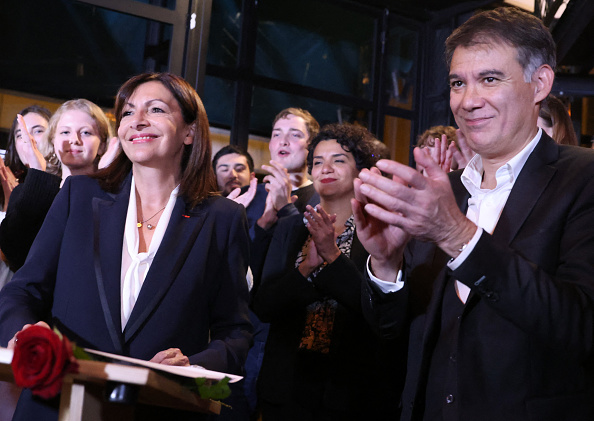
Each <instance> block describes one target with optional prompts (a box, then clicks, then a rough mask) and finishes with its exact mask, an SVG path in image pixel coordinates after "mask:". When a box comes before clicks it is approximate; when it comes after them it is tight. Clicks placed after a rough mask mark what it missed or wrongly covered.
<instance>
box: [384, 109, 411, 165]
mask: <svg viewBox="0 0 594 421" xmlns="http://www.w3.org/2000/svg"><path fill="white" fill-rule="evenodd" d="M410 130H411V121H410V120H407V119H405V118H400V117H393V116H389V115H387V116H386V117H385V121H384V139H383V140H384V143H385V144H386V146H387V147H388V149H389V150H390V157H391V159H393V160H394V161H398V162H401V163H403V164H408V163H409V154H410Z"/></svg>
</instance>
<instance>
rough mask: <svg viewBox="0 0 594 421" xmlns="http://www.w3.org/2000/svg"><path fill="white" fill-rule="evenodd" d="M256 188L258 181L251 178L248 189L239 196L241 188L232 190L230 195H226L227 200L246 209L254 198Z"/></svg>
mask: <svg viewBox="0 0 594 421" xmlns="http://www.w3.org/2000/svg"><path fill="white" fill-rule="evenodd" d="M257 186H258V179H257V178H256V177H252V179H251V180H250V187H249V188H248V189H247V191H246V192H245V193H244V194H241V188H239V187H238V188H236V189H234V190H233V191H232V192H231V193H229V194H228V195H227V199H231V200H233V201H234V202H235V203H239V204H240V205H243V206H245V207H246V208H247V207H248V206H249V204H250V203H252V200H254V197H255V196H256V188H257Z"/></svg>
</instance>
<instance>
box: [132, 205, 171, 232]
mask: <svg viewBox="0 0 594 421" xmlns="http://www.w3.org/2000/svg"><path fill="white" fill-rule="evenodd" d="M166 207H167V205H165V206H163V207H162V208H161V209H159V210H158V211H157V213H155V214H154V215H153V216H151V217H150V218H147V219H145V220H144V221H140V222H137V223H136V226H137V227H138V228H142V224H144V223H145V222H147V221H150V220H151V219H153V218H154V217H155V216H157V215H158V214H159V212H161V211H162V210H163V209H165V208H166ZM146 227H147V228H148V229H150V230H152V229H153V228H155V226H154V225H151V224H146Z"/></svg>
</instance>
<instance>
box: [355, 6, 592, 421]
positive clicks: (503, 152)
mask: <svg viewBox="0 0 594 421" xmlns="http://www.w3.org/2000/svg"><path fill="white" fill-rule="evenodd" d="M446 56H447V59H448V64H449V69H450V73H449V78H450V86H451V93H450V105H451V108H452V112H453V114H454V116H455V119H456V122H457V124H458V126H459V127H460V134H461V135H462V136H464V137H465V139H466V141H467V142H468V144H469V145H470V146H471V148H472V149H473V150H474V151H476V152H477V153H478V155H477V156H476V157H475V158H473V159H472V160H471V161H470V162H469V164H468V166H467V168H466V169H465V170H464V171H456V172H452V173H450V174H449V176H448V174H446V173H445V172H443V171H442V170H441V169H440V168H439V166H438V165H437V164H436V163H435V162H433V161H432V159H431V158H430V157H429V155H428V154H426V153H425V152H424V151H423V150H421V149H416V150H415V151H414V154H415V159H416V160H417V162H418V163H419V164H421V165H423V166H424V167H425V168H426V170H427V173H426V174H425V176H423V175H421V174H420V173H418V172H416V171H415V170H413V169H412V168H409V167H407V166H405V165H402V164H398V163H396V162H391V161H380V162H378V165H377V166H378V168H379V170H381V171H384V172H385V173H388V174H390V175H391V176H393V177H392V178H391V179H388V178H383V177H381V176H380V175H378V173H379V171H377V172H369V171H367V172H362V173H361V174H360V180H356V182H355V186H356V192H357V199H358V200H356V201H354V202H353V207H354V212H355V217H356V218H355V219H356V224H357V228H358V230H359V239H360V240H361V242H362V244H363V245H364V246H365V247H366V249H367V250H368V251H369V252H370V255H371V259H370V264H369V266H368V271H369V273H368V274H369V278H370V279H369V282H368V283H367V284H366V288H365V294H366V297H365V298H364V299H363V305H364V307H365V311H366V314H367V316H368V320H369V322H370V323H371V324H372V325H373V326H374V327H375V328H376V329H377V330H378V331H379V332H380V333H381V334H382V335H385V336H394V335H403V334H405V333H406V332H407V331H409V339H410V345H409V354H408V364H407V365H408V368H407V379H406V385H405V389H404V392H403V397H402V405H403V407H402V411H403V412H402V419H403V420H472V421H474V420H479V419H480V420H507V421H512V420H518V421H519V420H539V421H543V420H545V421H546V420H551V421H553V420H554V421H559V420H572V421H576V420H592V419H594V377H593V371H592V367H593V363H594V359H593V358H592V347H593V342H594V341H593V336H594V304H593V301H594V226H593V224H592V219H593V218H594V155H593V154H591V153H589V152H590V151H588V150H585V149H579V148H573V147H568V146H559V145H556V144H555V143H554V142H553V140H552V139H551V138H550V137H548V136H547V135H546V134H545V133H543V132H542V131H541V130H540V129H538V127H537V125H536V122H537V117H538V112H539V108H540V103H541V102H542V101H543V100H545V99H546V97H547V95H548V94H549V91H550V90H551V87H552V84H553V79H554V71H553V67H554V65H555V45H554V42H553V40H552V37H551V35H550V33H549V32H548V30H547V28H546V27H544V25H542V23H541V22H540V21H539V20H538V19H537V18H535V17H534V16H532V15H529V14H527V13H524V12H520V11H518V10H516V9H511V8H501V9H496V10H492V11H487V12H483V13H480V14H477V15H476V16H474V17H472V18H471V19H469V20H468V21H467V22H466V23H464V24H463V25H462V26H461V27H460V28H458V29H457V30H455V31H454V33H453V34H452V35H451V36H450V37H449V38H448V40H447V41H446ZM409 238H412V239H411V240H410V241H408V240H409ZM400 269H401V270H400Z"/></svg>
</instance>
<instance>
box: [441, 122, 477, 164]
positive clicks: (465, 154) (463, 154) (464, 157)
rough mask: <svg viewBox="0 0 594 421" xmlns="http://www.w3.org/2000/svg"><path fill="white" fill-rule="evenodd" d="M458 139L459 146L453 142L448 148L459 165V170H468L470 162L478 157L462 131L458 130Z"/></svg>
mask: <svg viewBox="0 0 594 421" xmlns="http://www.w3.org/2000/svg"><path fill="white" fill-rule="evenodd" d="M456 137H457V138H458V145H457V146H456V143H454V142H452V143H451V144H450V146H449V148H448V153H449V154H451V155H452V156H453V157H454V159H455V160H456V162H457V163H458V169H462V168H466V166H467V165H468V162H470V160H471V159H472V158H473V157H474V155H476V154H475V153H474V151H473V150H472V149H470V146H468V143H467V142H466V138H465V137H464V134H463V133H462V130H460V129H458V130H456Z"/></svg>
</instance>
